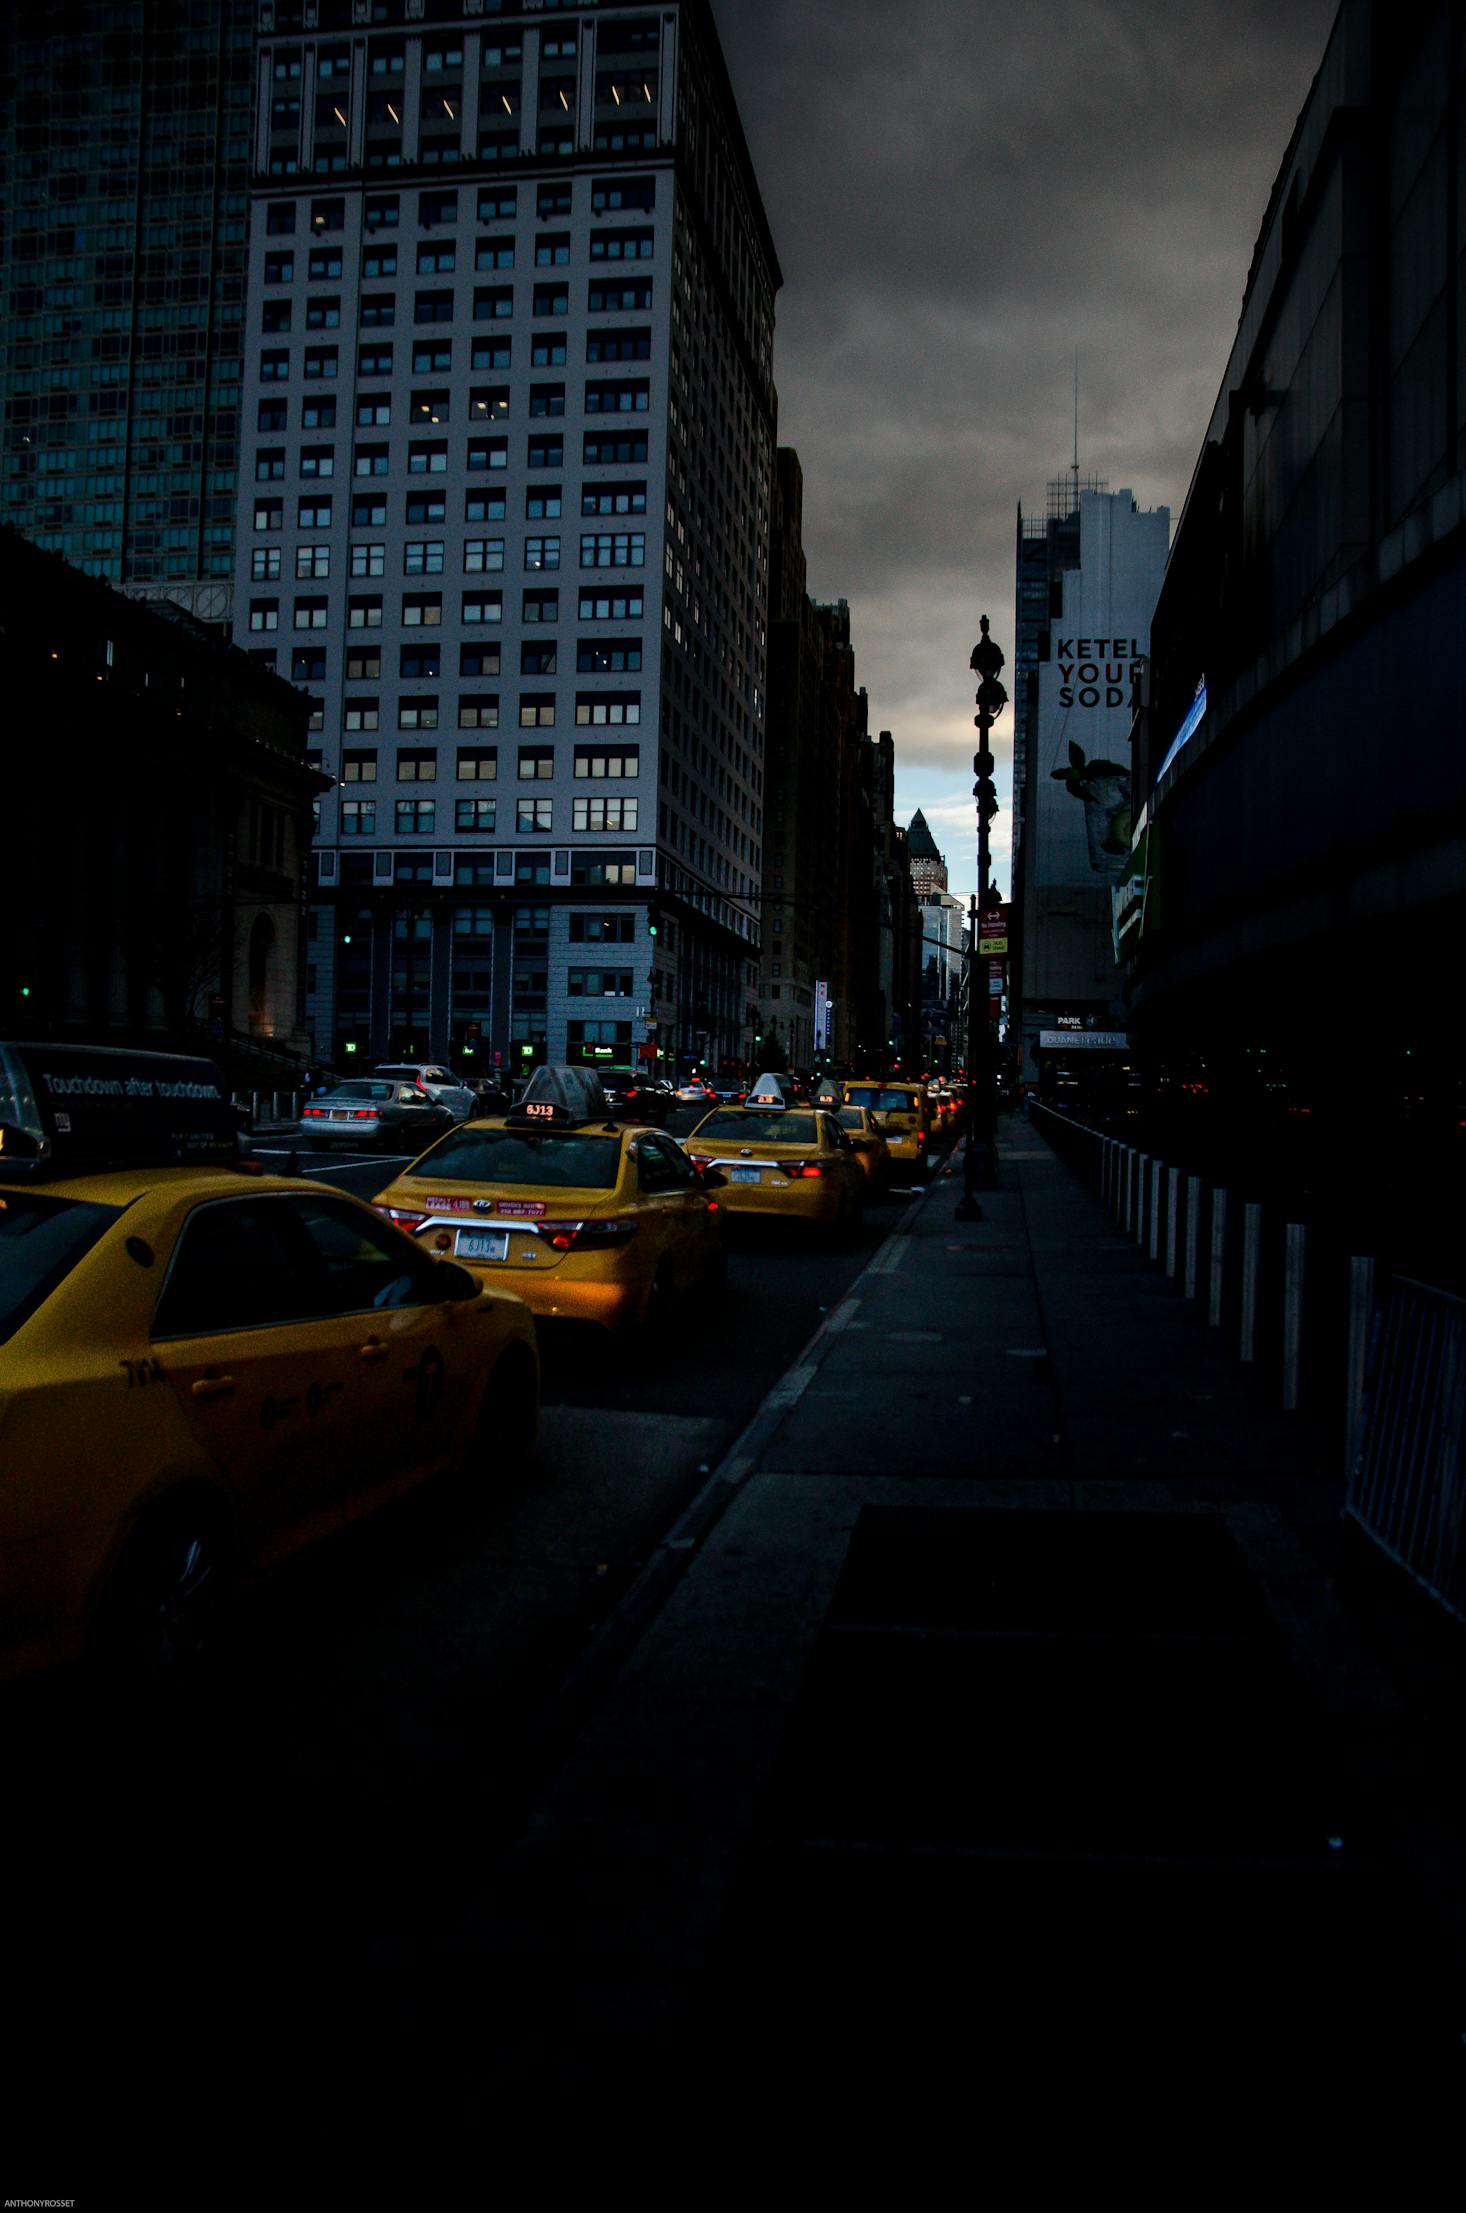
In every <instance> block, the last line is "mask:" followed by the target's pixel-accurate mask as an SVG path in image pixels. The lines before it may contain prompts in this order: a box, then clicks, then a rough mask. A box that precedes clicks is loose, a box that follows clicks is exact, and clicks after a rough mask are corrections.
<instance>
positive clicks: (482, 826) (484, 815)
mask: <svg viewBox="0 0 1466 2213" xmlns="http://www.w3.org/2000/svg"><path fill="white" fill-rule="evenodd" d="M497 814H498V802H497V801H496V800H493V799H455V800H454V802H453V827H454V829H455V830H470V831H473V832H475V833H476V834H478V835H479V836H489V835H492V833H493V829H494V822H495V818H496V816H497Z"/></svg>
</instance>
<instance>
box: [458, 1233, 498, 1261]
mask: <svg viewBox="0 0 1466 2213" xmlns="http://www.w3.org/2000/svg"><path fill="white" fill-rule="evenodd" d="M453 1249H454V1252H455V1253H456V1255H457V1257H458V1259H460V1260H507V1259H508V1257H509V1232H508V1230H507V1229H461V1230H460V1231H459V1232H458V1242H457V1244H456V1245H455V1246H454V1248H453Z"/></svg>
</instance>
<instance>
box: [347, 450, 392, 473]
mask: <svg viewBox="0 0 1466 2213" xmlns="http://www.w3.org/2000/svg"><path fill="white" fill-rule="evenodd" d="M388 452H389V449H388V448H387V447H386V446H385V445H382V446H358V447H357V449H356V452H355V454H354V455H353V457H352V463H351V466H352V471H353V473H354V474H355V475H356V476H385V475H386V474H387V469H388V465H389V464H388Z"/></svg>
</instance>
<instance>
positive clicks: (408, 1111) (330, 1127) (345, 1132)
mask: <svg viewBox="0 0 1466 2213" xmlns="http://www.w3.org/2000/svg"><path fill="white" fill-rule="evenodd" d="M461 1119H462V1117H461V1116H460V1115H457V1114H455V1113H454V1112H453V1109H452V1108H451V1107H450V1106H448V1105H446V1104H444V1103H443V1102H441V1101H439V1100H437V1099H430V1098H429V1097H428V1095H427V1093H426V1092H425V1091H423V1090H421V1089H419V1087H418V1085H417V1084H415V1083H398V1082H397V1081H395V1080H394V1078H392V1077H390V1076H354V1077H351V1078H350V1079H349V1080H348V1081H347V1082H345V1083H338V1084H337V1086H336V1088H335V1090H334V1091H323V1092H322V1093H321V1095H320V1097H319V1098H318V1099H312V1100H311V1102H310V1104H309V1105H308V1106H306V1107H303V1108H302V1109H301V1115H300V1134H301V1136H302V1138H303V1139H304V1140H305V1142H306V1144H307V1145H309V1146H310V1147H311V1149H312V1150H313V1151H316V1152H322V1151H324V1150H325V1148H326V1147H327V1146H328V1145H352V1146H355V1147H356V1148H357V1149H358V1150H361V1149H363V1148H365V1147H371V1148H373V1149H374V1150H375V1151H377V1152H383V1153H420V1152H421V1151H422V1149H423V1147H424V1146H425V1145H430V1144H431V1143H432V1141H433V1139H434V1138H435V1137H441V1135H442V1134H443V1131H444V1130H449V1129H452V1128H453V1126H454V1124H455V1123H456V1122H458V1121H460V1120H461Z"/></svg>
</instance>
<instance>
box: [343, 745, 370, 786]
mask: <svg viewBox="0 0 1466 2213" xmlns="http://www.w3.org/2000/svg"><path fill="white" fill-rule="evenodd" d="M376 780H377V755H376V749H375V747H367V748H364V749H362V750H360V751H356V752H353V751H351V750H350V749H348V750H347V751H346V752H344V753H343V754H342V756H341V781H342V783H343V784H374V783H375V782H376Z"/></svg>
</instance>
